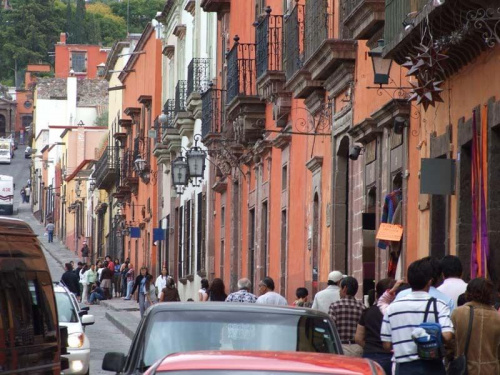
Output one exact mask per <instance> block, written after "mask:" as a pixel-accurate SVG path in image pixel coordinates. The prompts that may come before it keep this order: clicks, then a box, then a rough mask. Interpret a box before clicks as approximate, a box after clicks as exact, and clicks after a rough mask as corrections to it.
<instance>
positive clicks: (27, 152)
mask: <svg viewBox="0 0 500 375" xmlns="http://www.w3.org/2000/svg"><path fill="white" fill-rule="evenodd" d="M24 158H25V159H31V147H30V146H28V147H26V149H25V150H24Z"/></svg>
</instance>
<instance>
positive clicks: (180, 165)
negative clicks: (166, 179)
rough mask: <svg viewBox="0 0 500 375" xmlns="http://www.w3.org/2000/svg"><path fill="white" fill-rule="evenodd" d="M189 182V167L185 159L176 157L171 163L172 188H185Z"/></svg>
mask: <svg viewBox="0 0 500 375" xmlns="http://www.w3.org/2000/svg"><path fill="white" fill-rule="evenodd" d="M188 180H189V166H188V163H187V161H186V158H185V157H183V156H179V157H177V159H175V160H174V161H173V162H172V183H173V185H174V186H186V185H187V184H188Z"/></svg>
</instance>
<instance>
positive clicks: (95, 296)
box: [89, 292, 104, 303]
mask: <svg viewBox="0 0 500 375" xmlns="http://www.w3.org/2000/svg"><path fill="white" fill-rule="evenodd" d="M96 299H98V300H103V299H104V296H103V295H102V294H99V293H96V292H93V293H92V294H91V295H90V299H89V302H90V303H94V301H95V300H96Z"/></svg>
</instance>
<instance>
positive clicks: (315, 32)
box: [304, 0, 334, 60]
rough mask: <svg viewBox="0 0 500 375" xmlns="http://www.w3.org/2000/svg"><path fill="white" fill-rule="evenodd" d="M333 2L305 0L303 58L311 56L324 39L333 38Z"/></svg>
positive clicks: (306, 58)
mask: <svg viewBox="0 0 500 375" xmlns="http://www.w3.org/2000/svg"><path fill="white" fill-rule="evenodd" d="M332 7H333V4H331V3H330V2H329V1H327V0H308V1H306V22H305V23H306V28H305V30H306V34H305V42H304V46H305V51H304V54H305V60H308V59H309V58H311V57H312V56H313V55H314V54H315V53H316V51H317V50H318V49H319V48H320V46H321V44H323V42H324V41H325V40H326V39H333V32H334V14H333V9H332Z"/></svg>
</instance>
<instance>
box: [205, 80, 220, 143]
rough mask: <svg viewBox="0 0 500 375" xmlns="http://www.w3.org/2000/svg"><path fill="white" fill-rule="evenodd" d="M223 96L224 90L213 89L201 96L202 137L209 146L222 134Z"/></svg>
mask: <svg viewBox="0 0 500 375" xmlns="http://www.w3.org/2000/svg"><path fill="white" fill-rule="evenodd" d="M222 94H223V92H222V90H219V89H215V88H213V87H211V88H209V89H208V90H207V91H205V92H204V93H203V94H202V95H201V101H202V123H201V136H202V139H203V143H205V144H209V143H210V141H211V140H212V139H215V138H216V137H217V136H218V135H220V134H221V132H222V118H223V111H222V109H223V105H222V98H223V95H222Z"/></svg>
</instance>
